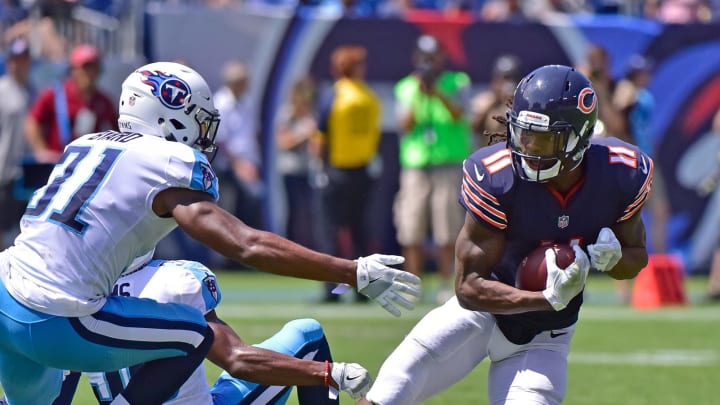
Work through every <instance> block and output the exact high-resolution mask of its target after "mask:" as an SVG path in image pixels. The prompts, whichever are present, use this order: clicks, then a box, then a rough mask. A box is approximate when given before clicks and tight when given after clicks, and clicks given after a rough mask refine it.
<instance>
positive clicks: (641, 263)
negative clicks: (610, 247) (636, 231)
mask: <svg viewBox="0 0 720 405" xmlns="http://www.w3.org/2000/svg"><path fill="white" fill-rule="evenodd" d="M647 263H648V255H647V250H646V249H645V248H644V247H624V248H623V249H622V258H621V259H620V261H619V262H618V263H617V264H616V265H615V267H613V269H612V270H610V271H609V272H607V274H608V275H609V276H610V277H612V278H614V279H616V280H627V279H631V278H635V276H637V275H638V273H640V270H642V269H643V268H645V266H647Z"/></svg>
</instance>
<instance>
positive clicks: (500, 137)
mask: <svg viewBox="0 0 720 405" xmlns="http://www.w3.org/2000/svg"><path fill="white" fill-rule="evenodd" d="M505 106H506V107H507V108H508V110H512V97H509V98H508V99H507V102H505ZM492 119H494V120H495V121H497V122H499V123H500V124H502V126H503V128H505V131H502V132H490V131H484V132H483V136H486V137H488V146H489V145H494V144H496V143H500V142H506V141H507V137H508V133H507V117H506V116H504V115H493V116H492Z"/></svg>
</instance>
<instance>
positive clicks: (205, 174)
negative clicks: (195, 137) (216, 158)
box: [166, 145, 220, 201]
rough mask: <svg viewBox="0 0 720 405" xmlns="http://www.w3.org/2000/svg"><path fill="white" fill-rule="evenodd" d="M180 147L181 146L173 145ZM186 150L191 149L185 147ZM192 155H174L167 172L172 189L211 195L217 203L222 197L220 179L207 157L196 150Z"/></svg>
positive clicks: (193, 150)
mask: <svg viewBox="0 0 720 405" xmlns="http://www.w3.org/2000/svg"><path fill="white" fill-rule="evenodd" d="M173 146H180V145H173ZM183 148H184V149H186V150H187V149H189V148H186V147H184V146H183ZM189 150H191V151H192V154H188V153H187V152H186V153H178V154H173V155H172V156H171V158H170V161H169V163H168V167H167V170H166V174H167V178H168V181H169V183H170V186H171V187H181V188H189V189H191V190H198V191H203V192H205V193H208V194H210V195H211V196H212V197H213V198H214V199H215V200H216V201H217V199H218V198H219V197H220V192H219V190H218V179H217V175H216V174H215V171H214V170H213V169H212V166H210V162H208V160H207V157H205V155H204V154H203V153H202V152H200V151H198V150H195V149H189Z"/></svg>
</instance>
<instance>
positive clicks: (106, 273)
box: [0, 62, 420, 405]
mask: <svg viewBox="0 0 720 405" xmlns="http://www.w3.org/2000/svg"><path fill="white" fill-rule="evenodd" d="M119 104H120V105H119V116H120V118H119V128H121V131H122V132H120V133H118V132H113V131H109V132H103V133H95V134H88V135H85V136H83V137H80V138H78V139H77V140H75V141H73V142H72V143H70V144H69V145H68V146H67V147H66V148H65V151H64V153H63V155H62V157H61V159H60V161H59V162H58V163H57V165H56V166H55V168H54V170H53V172H52V173H51V175H50V178H49V180H48V183H47V184H46V185H45V186H44V187H42V188H40V189H39V190H38V191H36V193H35V194H34V195H33V197H32V199H31V201H30V202H29V204H28V207H27V210H26V212H25V215H24V216H23V218H22V220H21V224H20V226H21V233H20V235H19V236H18V237H17V239H16V240H15V242H14V244H13V246H11V247H10V248H8V249H7V250H5V251H3V252H2V253H0V281H1V283H0V342H3V344H2V345H1V346H0V383H1V384H2V386H3V389H4V391H5V395H6V398H7V400H8V402H9V403H10V404H12V405H24V404H32V405H37V404H49V403H50V402H52V400H53V398H54V397H55V396H56V395H57V393H58V392H59V389H60V387H61V382H62V376H63V372H62V370H63V369H65V370H77V371H112V370H119V369H122V368H125V367H128V366H132V365H135V364H140V363H144V364H143V366H142V367H140V368H139V369H138V371H137V373H136V378H133V379H132V380H131V381H130V383H129V384H128V386H127V387H126V388H125V389H124V390H123V392H122V394H121V395H119V396H117V397H116V398H115V400H114V401H113V404H127V403H133V404H134V403H161V402H163V401H165V400H167V399H168V398H169V397H170V396H171V395H172V394H173V393H174V392H176V391H177V389H178V388H179V387H180V386H181V385H182V384H183V383H184V382H185V380H187V378H188V377H189V376H190V375H191V374H192V373H193V372H194V370H195V369H196V368H197V366H198V365H199V364H200V363H201V362H202V360H203V359H204V358H205V355H206V354H207V353H208V351H209V350H210V346H211V345H212V342H213V333H212V329H211V328H210V327H209V326H208V325H207V322H206V321H205V319H204V317H203V314H202V313H201V312H200V311H198V310H197V309H195V308H191V307H189V306H186V305H182V304H170V303H158V302H155V301H152V300H143V299H139V298H135V297H124V296H112V295H111V292H112V288H113V285H114V284H115V282H116V281H117V279H118V278H119V277H120V275H121V274H122V273H123V271H124V270H126V269H127V267H128V266H129V265H130V264H131V263H132V261H133V259H134V258H137V257H140V256H142V255H143V254H146V253H148V252H150V251H151V250H152V249H153V248H154V246H155V245H156V244H157V242H158V241H159V240H160V239H162V238H163V237H164V236H165V235H167V234H168V233H169V232H170V231H171V230H173V229H174V228H175V227H176V226H180V227H181V228H182V229H183V230H184V231H185V232H186V233H187V234H189V235H190V236H191V237H193V238H195V239H197V240H198V241H200V242H202V243H204V244H205V245H206V246H208V247H210V248H212V249H214V250H215V251H217V252H219V253H221V254H223V255H225V256H227V257H229V258H231V259H234V260H237V261H239V262H242V263H244V264H246V265H249V266H252V267H254V268H257V269H260V270H264V271H267V272H270V273H276V274H280V275H285V276H293V277H299V278H306V279H313V280H318V281H332V282H339V283H345V284H349V285H352V286H354V287H355V288H357V290H358V291H359V292H361V293H363V294H365V295H367V296H368V297H369V298H372V299H374V300H376V301H377V302H378V303H380V304H381V305H382V306H383V307H384V308H385V309H387V310H388V311H389V312H391V313H393V314H394V315H396V316H399V315H400V308H399V306H402V307H405V308H408V309H411V308H413V307H414V301H415V300H416V299H417V297H418V296H419V294H420V286H419V279H418V278H416V277H414V276H412V275H411V274H408V273H405V272H403V271H400V270H397V269H393V268H391V267H389V265H396V264H400V263H401V262H402V261H403V258H402V257H399V256H385V255H372V256H369V257H362V258H359V259H357V260H354V261H353V260H346V259H341V258H337V257H331V256H328V255H324V254H321V253H318V252H315V251H311V250H308V249H306V248H303V247H301V246H299V245H297V244H294V243H292V242H290V241H288V240H286V239H284V238H281V237H279V236H277V235H274V234H272V233H269V232H263V231H259V230H256V229H252V228H250V227H248V226H247V225H245V224H244V223H242V222H241V221H240V220H238V219H237V218H235V217H234V216H232V215H231V214H229V213H227V212H226V211H224V210H222V209H221V208H220V207H218V205H217V204H216V200H217V198H218V196H219V194H218V189H217V178H216V177H215V174H214V172H213V170H212V168H211V166H210V164H209V162H208V160H207V158H206V156H205V155H204V154H203V152H210V151H213V150H214V149H215V144H214V139H215V134H216V130H217V126H218V124H219V122H220V117H219V116H218V113H217V110H216V109H215V107H214V105H213V101H212V94H211V91H210V88H209V87H208V85H207V83H206V82H205V80H204V79H203V78H202V77H201V76H200V75H199V74H198V73H197V72H195V71H194V70H192V69H190V68H188V67H186V66H184V65H181V64H177V63H169V62H159V63H152V64H149V65H145V66H142V67H140V68H138V69H137V70H135V71H134V72H133V73H131V74H130V75H129V76H128V78H127V79H126V80H125V81H124V82H123V85H122V92H121V96H120V103H119ZM58 348H62V350H58Z"/></svg>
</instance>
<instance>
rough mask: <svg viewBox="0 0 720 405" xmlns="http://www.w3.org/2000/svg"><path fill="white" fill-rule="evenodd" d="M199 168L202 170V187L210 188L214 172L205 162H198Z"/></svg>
mask: <svg viewBox="0 0 720 405" xmlns="http://www.w3.org/2000/svg"><path fill="white" fill-rule="evenodd" d="M200 170H202V181H203V187H204V188H205V190H210V188H211V187H212V186H213V180H215V172H213V170H212V169H211V168H210V166H209V165H207V164H205V163H200Z"/></svg>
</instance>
